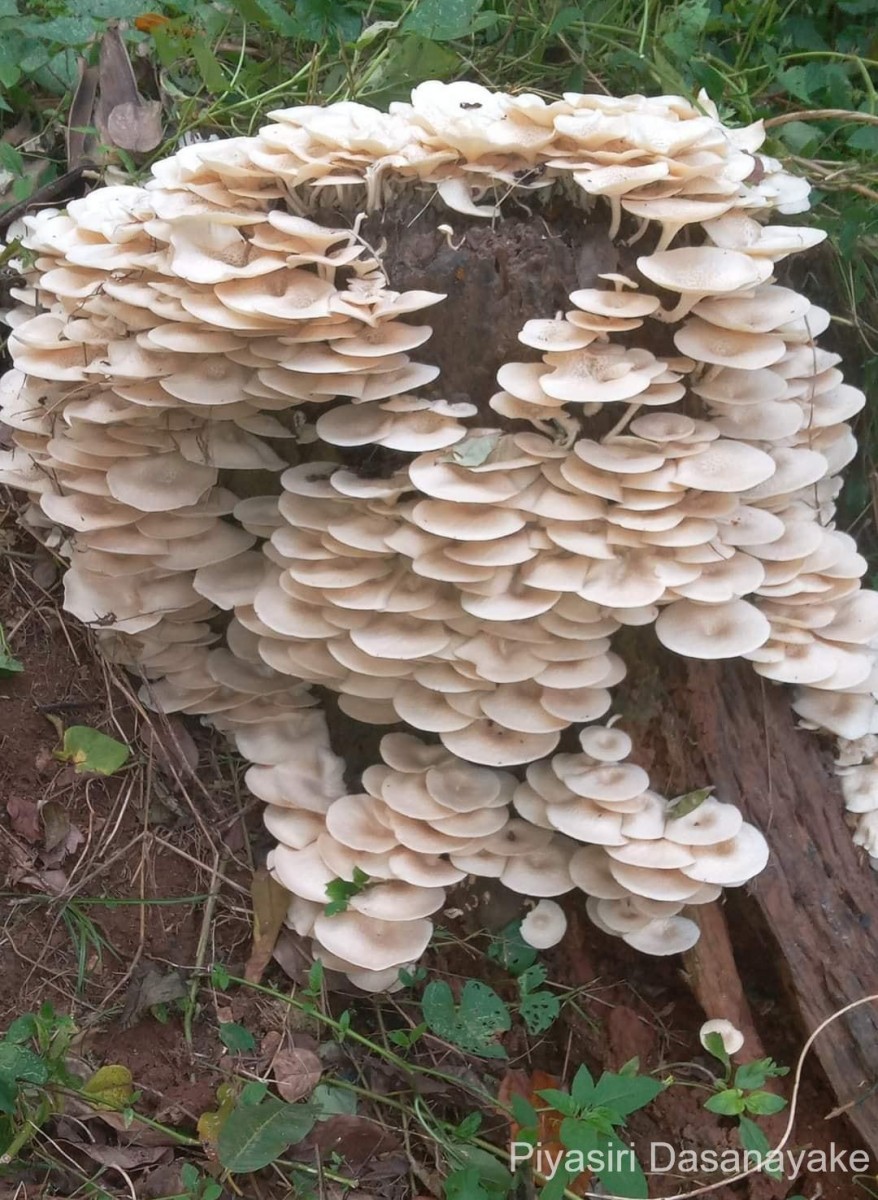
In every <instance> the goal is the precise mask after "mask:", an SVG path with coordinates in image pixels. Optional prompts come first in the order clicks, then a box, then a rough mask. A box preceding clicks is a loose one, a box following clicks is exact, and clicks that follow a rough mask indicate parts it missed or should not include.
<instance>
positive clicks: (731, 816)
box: [664, 796, 744, 846]
mask: <svg viewBox="0 0 878 1200" xmlns="http://www.w3.org/2000/svg"><path fill="white" fill-rule="evenodd" d="M743 823H744V818H743V816H742V815H741V811H740V809H738V808H736V807H735V805H734V804H723V803H721V802H720V801H719V800H716V799H715V798H714V797H713V796H708V797H707V798H706V799H705V800H702V801H701V803H700V804H699V805H698V807H697V808H694V809H693V810H692V811H691V812H689V813H686V815H685V816H682V817H669V818H668V820H667V821H666V823H665V830H664V836H665V838H666V839H667V840H668V841H671V842H678V843H679V844H680V845H682V846H712V845H715V844H716V843H717V842H725V841H728V839H729V838H733V837H735V836H736V834H738V833H739V832H740V829H741V826H742V825H743Z"/></svg>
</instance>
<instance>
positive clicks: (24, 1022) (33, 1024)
mask: <svg viewBox="0 0 878 1200" xmlns="http://www.w3.org/2000/svg"><path fill="white" fill-rule="evenodd" d="M36 1032H37V1018H36V1017H35V1016H34V1014H33V1013H24V1014H23V1015H22V1016H20V1017H16V1018H15V1020H14V1021H13V1022H12V1023H11V1024H10V1026H9V1028H8V1029H7V1030H6V1036H5V1038H4V1041H7V1042H18V1043H21V1042H29V1041H30V1039H31V1038H32V1037H34V1036H35V1035H36Z"/></svg>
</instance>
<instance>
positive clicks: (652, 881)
mask: <svg viewBox="0 0 878 1200" xmlns="http://www.w3.org/2000/svg"><path fill="white" fill-rule="evenodd" d="M607 862H608V866H609V869H610V874H611V875H612V876H613V878H614V879H615V880H616V882H617V883H619V884H621V885H622V886H623V887H624V888H625V889H626V890H627V891H629V892H632V893H633V894H634V895H635V896H646V897H647V899H649V900H688V899H689V898H690V896H695V895H697V894H698V887H697V886H696V881H695V880H693V879H690V878H689V877H688V876H687V875H685V874H684V873H683V871H678V870H674V869H666V868H657V867H635V866H631V865H630V864H629V863H621V862H616V860H615V859H611V858H610V857H609V855H608V856H607Z"/></svg>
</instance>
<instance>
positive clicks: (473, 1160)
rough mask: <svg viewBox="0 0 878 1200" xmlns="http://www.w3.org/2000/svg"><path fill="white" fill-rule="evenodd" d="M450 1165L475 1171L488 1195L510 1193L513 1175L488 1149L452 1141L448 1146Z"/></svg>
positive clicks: (455, 1168) (458, 1168)
mask: <svg viewBox="0 0 878 1200" xmlns="http://www.w3.org/2000/svg"><path fill="white" fill-rule="evenodd" d="M446 1153H447V1155H448V1163H449V1166H451V1167H453V1168H454V1170H455V1171H475V1173H476V1176H477V1177H478V1180H479V1184H480V1186H481V1187H482V1188H483V1189H484V1191H485V1192H486V1194H487V1195H489V1196H491V1197H495V1198H497V1200H499V1198H500V1197H501V1196H502V1197H505V1196H507V1195H508V1194H509V1191H510V1189H511V1188H512V1175H511V1174H510V1173H509V1171H508V1169H507V1168H506V1166H505V1165H504V1164H503V1163H502V1162H501V1161H500V1160H499V1159H498V1158H495V1156H494V1155H493V1154H491V1153H489V1152H488V1151H487V1150H482V1149H481V1147H479V1146H467V1145H463V1144H461V1143H458V1142H451V1143H449V1145H448V1146H447V1148H446Z"/></svg>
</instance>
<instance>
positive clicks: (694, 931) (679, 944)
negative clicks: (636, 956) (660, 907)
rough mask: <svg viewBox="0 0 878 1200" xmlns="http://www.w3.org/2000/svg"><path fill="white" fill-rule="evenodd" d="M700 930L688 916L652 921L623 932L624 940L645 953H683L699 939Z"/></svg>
mask: <svg viewBox="0 0 878 1200" xmlns="http://www.w3.org/2000/svg"><path fill="white" fill-rule="evenodd" d="M699 933H700V930H699V928H698V926H697V925H696V924H695V922H694V921H690V920H689V918H688V917H666V918H665V919H664V920H657V921H650V923H649V924H648V925H644V926H643V928H642V929H636V930H634V931H633V932H631V933H623V934H622V940H623V941H624V942H627V944H628V945H629V946H633V947H634V949H635V950H640V951H641V952H642V953H644V954H654V955H667V954H682V953H683V952H684V951H686V950H691V949H692V947H693V946H694V945H695V943H696V942H697V941H698V937H699Z"/></svg>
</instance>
